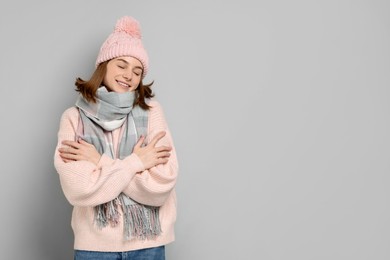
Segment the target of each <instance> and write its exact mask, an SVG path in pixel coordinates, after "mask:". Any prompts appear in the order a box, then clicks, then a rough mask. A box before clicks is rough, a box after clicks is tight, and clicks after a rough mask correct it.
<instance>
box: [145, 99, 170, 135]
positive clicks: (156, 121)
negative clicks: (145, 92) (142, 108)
mask: <svg viewBox="0 0 390 260" xmlns="http://www.w3.org/2000/svg"><path fill="white" fill-rule="evenodd" d="M147 104H148V105H149V106H150V109H149V122H150V123H151V124H152V125H153V126H156V125H158V126H160V127H163V128H165V127H166V120H165V116H164V111H163V108H162V106H161V104H160V102H158V101H157V100H156V99H154V98H152V99H150V100H149V101H148V103H147Z"/></svg>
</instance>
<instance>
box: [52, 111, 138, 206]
mask: <svg viewBox="0 0 390 260" xmlns="http://www.w3.org/2000/svg"><path fill="white" fill-rule="evenodd" d="M78 119H79V113H78V110H77V108H69V109H67V110H66V111H65V112H64V113H63V114H62V117H61V121H60V128H59V131H58V142H57V146H56V150H55V153H54V166H55V168H56V170H57V172H58V174H59V177H60V183H61V187H62V190H63V192H64V194H65V197H66V198H67V200H68V201H69V203H70V204H72V205H77V206H96V205H99V204H102V203H105V202H108V201H111V200H113V199H115V198H116V197H117V196H118V195H119V194H120V193H121V192H122V190H123V189H124V188H125V187H126V186H128V185H129V183H130V181H131V179H132V178H133V177H134V175H135V174H136V173H137V172H142V171H143V170H144V166H143V163H142V161H141V160H140V159H139V157H138V156H137V155H136V154H131V155H130V156H128V157H126V158H125V159H123V160H119V159H115V160H113V159H111V158H110V157H108V156H106V155H102V157H101V159H100V161H99V163H98V165H95V164H93V163H91V162H89V161H73V162H68V163H65V162H64V161H63V160H62V159H61V157H60V156H59V152H58V148H60V147H61V146H63V145H62V144H61V142H62V141H64V140H72V141H74V140H75V138H76V130H77V124H78Z"/></svg>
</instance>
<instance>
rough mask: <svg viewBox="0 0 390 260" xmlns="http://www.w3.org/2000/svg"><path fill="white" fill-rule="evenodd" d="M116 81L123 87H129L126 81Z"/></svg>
mask: <svg viewBox="0 0 390 260" xmlns="http://www.w3.org/2000/svg"><path fill="white" fill-rule="evenodd" d="M116 82H118V84H119V85H121V86H122V87H124V88H129V87H130V85H129V84H126V83H124V82H122V81H118V80H117V81H116Z"/></svg>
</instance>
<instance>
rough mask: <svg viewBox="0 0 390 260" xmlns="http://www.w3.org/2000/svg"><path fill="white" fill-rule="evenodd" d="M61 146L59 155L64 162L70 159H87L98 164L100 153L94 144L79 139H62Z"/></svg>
mask: <svg viewBox="0 0 390 260" xmlns="http://www.w3.org/2000/svg"><path fill="white" fill-rule="evenodd" d="M62 144H63V145H64V146H63V147H61V148H59V149H58V151H59V152H60V156H61V158H62V160H64V162H66V163H67V162H71V161H83V160H84V161H89V162H92V163H94V164H95V165H97V164H98V162H99V160H100V157H101V154H100V153H99V152H98V151H97V150H96V148H95V146H94V145H92V144H90V143H87V142H86V141H84V140H82V139H79V140H78V141H77V142H75V141H68V140H66V141H62Z"/></svg>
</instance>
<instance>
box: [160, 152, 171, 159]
mask: <svg viewBox="0 0 390 260" xmlns="http://www.w3.org/2000/svg"><path fill="white" fill-rule="evenodd" d="M169 156H171V153H169V152H163V153H158V154H157V158H168V157H169Z"/></svg>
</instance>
